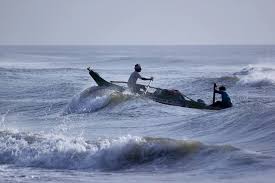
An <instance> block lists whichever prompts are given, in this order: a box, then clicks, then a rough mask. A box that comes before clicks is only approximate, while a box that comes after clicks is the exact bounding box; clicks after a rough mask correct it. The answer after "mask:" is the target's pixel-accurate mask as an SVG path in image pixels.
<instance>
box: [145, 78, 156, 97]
mask: <svg viewBox="0 0 275 183" xmlns="http://www.w3.org/2000/svg"><path fill="white" fill-rule="evenodd" d="M153 80H154V78H153V77H151V80H150V81H149V84H148V85H147V86H146V90H145V92H144V94H146V93H147V92H148V89H149V88H150V84H151V83H152V81H153Z"/></svg>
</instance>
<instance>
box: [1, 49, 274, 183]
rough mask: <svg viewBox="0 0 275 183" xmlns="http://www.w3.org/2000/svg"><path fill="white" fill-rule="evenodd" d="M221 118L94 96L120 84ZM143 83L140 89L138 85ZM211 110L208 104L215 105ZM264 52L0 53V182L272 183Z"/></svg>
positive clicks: (270, 101)
mask: <svg viewBox="0 0 275 183" xmlns="http://www.w3.org/2000/svg"><path fill="white" fill-rule="evenodd" d="M137 63H139V64H141V66H142V72H141V75H142V76H144V77H151V76H153V77H154V81H153V82H152V84H151V85H152V86H154V87H161V88H167V89H177V90H179V91H181V92H182V93H183V94H184V95H187V96H188V97H191V98H193V99H195V100H197V99H203V100H204V101H205V102H206V103H207V104H211V103H212V95H213V83H214V82H215V83H217V84H218V85H225V86H226V88H227V92H228V94H229V95H230V97H231V99H232V102H233V107H232V108H229V109H224V110H220V111H209V110H198V109H190V108H183V107H176V106H167V105H164V104H160V103H156V102H154V101H151V100H149V99H147V98H144V97H140V96H138V95H133V94H131V93H130V92H127V91H126V92H123V93H120V92H117V91H113V90H110V89H106V88H100V87H98V86H96V83H95V82H94V81H93V79H92V78H91V77H90V76H89V73H88V71H87V70H86V68H87V67H89V66H90V67H91V68H92V69H94V70H95V71H96V72H98V73H99V74H100V75H101V76H102V77H103V78H104V79H106V80H108V81H109V80H119V81H127V80H128V77H129V76H130V74H131V72H133V67H134V65H135V64H137ZM138 82H139V83H141V84H145V85H146V84H148V82H147V81H138ZM216 100H220V96H218V94H217V96H216ZM274 178H275V46H1V47H0V182H3V183H4V182H125V181H126V182H191V183H193V182H209V183H210V182H211V183H213V182H243V183H247V182H261V183H262V182H270V183H271V182H274Z"/></svg>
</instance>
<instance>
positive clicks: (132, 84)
mask: <svg viewBox="0 0 275 183" xmlns="http://www.w3.org/2000/svg"><path fill="white" fill-rule="evenodd" d="M139 72H141V66H140V65H139V64H136V65H135V71H134V72H133V73H132V74H131V76H130V77H129V79H128V83H127V85H128V87H129V89H130V90H131V92H133V93H141V91H140V89H142V90H143V91H146V88H145V86H144V85H139V84H137V79H141V80H153V77H151V78H144V77H141V76H140V74H139Z"/></svg>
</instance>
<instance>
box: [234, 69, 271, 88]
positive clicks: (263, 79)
mask: <svg viewBox="0 0 275 183" xmlns="http://www.w3.org/2000/svg"><path fill="white" fill-rule="evenodd" d="M235 75H236V76H238V77H239V78H240V80H239V83H240V84H247V85H251V86H265V85H271V84H275V65H271V64H269V65H267V64H265V65H259V64H258V65H249V66H248V67H246V68H244V69H242V70H241V71H240V72H237V73H235Z"/></svg>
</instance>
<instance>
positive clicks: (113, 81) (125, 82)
mask: <svg viewBox="0 0 275 183" xmlns="http://www.w3.org/2000/svg"><path fill="white" fill-rule="evenodd" d="M110 82H111V83H125V84H127V83H128V82H127V81H110Z"/></svg>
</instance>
